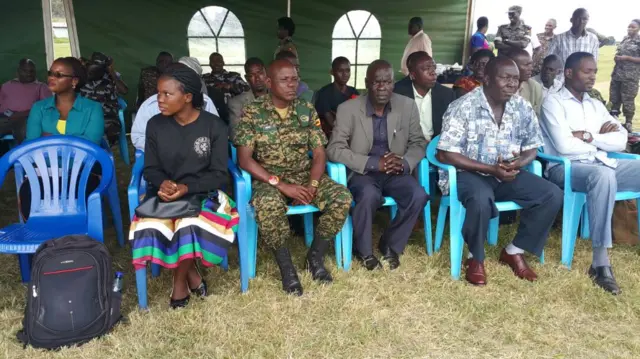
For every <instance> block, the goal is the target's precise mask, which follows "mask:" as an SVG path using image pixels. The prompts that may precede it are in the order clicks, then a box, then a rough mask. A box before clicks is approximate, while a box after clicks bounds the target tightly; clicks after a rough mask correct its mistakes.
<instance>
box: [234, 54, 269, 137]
mask: <svg viewBox="0 0 640 359" xmlns="http://www.w3.org/2000/svg"><path fill="white" fill-rule="evenodd" d="M244 72H245V75H244V77H245V79H247V83H248V84H249V87H250V88H251V91H246V92H243V93H241V94H240V95H238V96H235V97H232V98H231V99H230V100H229V103H228V107H229V137H231V138H233V134H234V133H235V127H236V126H237V125H238V122H240V119H241V118H242V108H243V107H244V106H245V105H246V104H249V103H251V102H253V100H255V99H256V98H258V97H260V96H262V95H266V94H267V85H266V79H267V70H266V69H265V67H264V62H262V60H260V59H259V58H257V57H251V58H249V59H248V60H247V62H245V64H244Z"/></svg>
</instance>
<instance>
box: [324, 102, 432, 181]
mask: <svg viewBox="0 0 640 359" xmlns="http://www.w3.org/2000/svg"><path fill="white" fill-rule="evenodd" d="M367 101H368V97H367V96H360V97H358V98H355V99H353V100H349V101H346V102H344V103H342V104H341V105H340V106H338V112H337V114H336V125H335V127H334V128H333V132H332V134H331V140H330V141H329V146H328V147H327V155H328V156H329V160H330V161H332V162H338V163H343V164H344V165H345V166H347V167H348V168H349V169H350V170H352V171H354V172H357V173H360V174H364V172H365V165H366V164H367V160H368V159H369V152H371V148H372V147H373V120H372V119H371V117H368V116H367V112H366V103H367ZM390 102H391V111H390V112H389V114H388V115H387V135H388V137H389V150H390V151H391V152H393V153H395V154H397V155H400V156H404V159H405V160H406V161H407V162H408V163H409V167H410V169H411V171H413V170H414V168H416V167H417V165H418V163H419V162H420V160H422V158H424V156H425V147H426V146H427V140H426V139H425V137H424V134H423V133H422V128H421V127H420V114H419V113H418V107H417V106H416V103H415V101H413V100H412V99H410V98H408V97H406V96H402V95H398V94H395V93H394V94H392V95H391V101H390Z"/></svg>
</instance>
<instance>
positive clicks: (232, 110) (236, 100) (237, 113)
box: [227, 91, 256, 138]
mask: <svg viewBox="0 0 640 359" xmlns="http://www.w3.org/2000/svg"><path fill="white" fill-rule="evenodd" d="M255 99H256V97H255V96H254V95H253V91H246V92H243V93H241V94H240V95H238V96H235V97H232V98H231V99H230V100H229V103H228V104H227V107H229V138H233V135H234V133H235V129H236V126H237V125H238V123H239V122H240V119H241V118H242V108H243V107H244V106H245V105H246V104H248V103H251V102H252V101H253V100H255Z"/></svg>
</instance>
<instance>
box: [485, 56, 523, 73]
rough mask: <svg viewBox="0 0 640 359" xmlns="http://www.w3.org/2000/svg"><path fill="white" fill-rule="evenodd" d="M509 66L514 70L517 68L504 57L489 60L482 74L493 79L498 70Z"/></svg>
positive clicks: (510, 60) (511, 61)
mask: <svg viewBox="0 0 640 359" xmlns="http://www.w3.org/2000/svg"><path fill="white" fill-rule="evenodd" d="M509 66H513V67H516V68H517V67H518V66H517V65H516V63H515V62H514V61H513V60H512V59H510V58H508V57H506V56H498V57H495V58H493V59H491V60H489V62H488V63H487V66H486V67H485V69H484V72H485V75H486V76H489V77H494V76H495V75H496V73H497V71H498V69H500V68H503V67H509Z"/></svg>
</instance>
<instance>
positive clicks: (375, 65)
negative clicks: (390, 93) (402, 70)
mask: <svg viewBox="0 0 640 359" xmlns="http://www.w3.org/2000/svg"><path fill="white" fill-rule="evenodd" d="M386 69H390V70H392V72H393V66H391V64H390V63H389V61H386V60H375V61H374V62H372V63H370V64H369V66H368V67H367V77H373V74H375V72H376V71H378V70H386Z"/></svg>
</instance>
